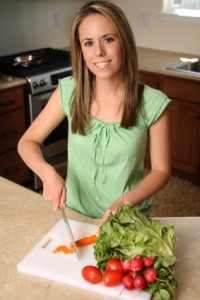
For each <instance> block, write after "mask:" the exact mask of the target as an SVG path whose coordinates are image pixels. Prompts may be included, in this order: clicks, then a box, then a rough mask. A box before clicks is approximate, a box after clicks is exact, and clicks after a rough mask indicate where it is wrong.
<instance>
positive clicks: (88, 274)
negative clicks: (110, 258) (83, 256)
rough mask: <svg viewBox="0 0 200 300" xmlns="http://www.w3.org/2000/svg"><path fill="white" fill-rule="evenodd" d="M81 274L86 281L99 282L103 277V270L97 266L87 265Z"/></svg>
mask: <svg viewBox="0 0 200 300" xmlns="http://www.w3.org/2000/svg"><path fill="white" fill-rule="evenodd" d="M81 274H82V276H83V278H84V279H85V280H86V281H88V282H90V283H93V284H96V283H98V282H99V281H101V278H102V273H101V270H100V269H99V268H97V267H95V266H85V267H84V268H83V269H82V272H81Z"/></svg>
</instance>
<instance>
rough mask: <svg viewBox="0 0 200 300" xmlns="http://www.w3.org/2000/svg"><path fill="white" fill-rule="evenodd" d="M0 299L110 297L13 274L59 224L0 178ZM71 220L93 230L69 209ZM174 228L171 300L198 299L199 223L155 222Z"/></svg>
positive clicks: (34, 199) (36, 200)
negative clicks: (175, 286)
mask: <svg viewBox="0 0 200 300" xmlns="http://www.w3.org/2000/svg"><path fill="white" fill-rule="evenodd" d="M0 203H1V210H0V283H1V284H0V299H1V300H11V299H12V300H13V299H17V300H36V299H37V300H46V299H48V300H51V299H52V300H55V299H57V300H64V299H70V300H77V299H84V300H89V299H93V300H108V299H111V298H110V297H106V296H102V295H99V294H96V293H94V292H88V291H86V290H83V289H78V288H74V287H72V286H68V285H64V284H60V283H57V282H54V281H50V280H46V279H43V278H40V277H36V276H31V275H28V274H23V273H20V272H19V271H17V264H18V263H19V262H20V261H21V260H22V258H23V257H24V256H26V255H27V254H28V253H29V251H30V250H31V249H32V248H33V247H34V246H35V245H36V244H37V243H38V242H39V241H40V240H41V239H42V238H43V236H44V235H45V234H46V233H47V232H48V231H49V230H50V229H51V228H52V227H53V226H54V225H55V224H56V223H57V222H58V221H59V220H60V213H59V212H53V211H52V207H51V204H50V203H49V202H47V201H46V200H44V199H43V197H42V196H41V195H40V194H38V193H35V192H33V191H31V190H28V189H26V188H24V187H22V186H20V185H17V184H15V183H13V182H11V181H9V180H7V179H5V178H3V177H0ZM66 211H67V213H68V216H69V218H70V219H76V220H80V221H83V222H87V223H92V224H98V221H99V220H97V219H91V218H88V217H86V216H83V215H81V214H79V213H77V212H74V211H72V210H70V209H66ZM160 221H161V222H163V223H172V224H174V225H175V232H176V235H177V236H178V237H179V241H178V246H177V252H176V255H177V259H178V262H177V264H176V266H175V268H174V270H175V277H176V279H177V281H178V283H179V288H178V289H177V290H176V297H175V299H176V300H189V299H199V295H200V285H199V278H200V251H199V249H200V231H199V228H200V217H176V218H160Z"/></svg>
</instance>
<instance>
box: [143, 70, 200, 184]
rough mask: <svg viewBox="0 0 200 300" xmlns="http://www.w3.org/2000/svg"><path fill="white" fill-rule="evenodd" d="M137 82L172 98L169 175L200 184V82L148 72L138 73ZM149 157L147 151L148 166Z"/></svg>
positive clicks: (170, 108)
mask: <svg viewBox="0 0 200 300" xmlns="http://www.w3.org/2000/svg"><path fill="white" fill-rule="evenodd" d="M155 77H156V78H157V80H156V78H155ZM140 79H141V81H143V82H144V83H146V84H147V85H149V86H151V87H153V88H157V89H160V90H161V91H163V92H164V93H165V94H166V95H167V96H168V97H169V98H170V99H172V102H171V104H170V106H169V110H170V129H171V130H170V136H171V159H172V174H173V175H175V176H179V177H182V178H185V179H188V180H190V181H192V182H193V183H195V184H199V185H200V82H199V81H195V80H189V79H182V78H177V77H176V78H175V77H171V76H165V75H159V74H158V75H157V74H154V73H149V72H140ZM148 158H149V156H148V151H147V159H146V165H147V166H149V163H148Z"/></svg>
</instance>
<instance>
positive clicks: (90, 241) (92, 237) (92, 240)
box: [53, 234, 97, 254]
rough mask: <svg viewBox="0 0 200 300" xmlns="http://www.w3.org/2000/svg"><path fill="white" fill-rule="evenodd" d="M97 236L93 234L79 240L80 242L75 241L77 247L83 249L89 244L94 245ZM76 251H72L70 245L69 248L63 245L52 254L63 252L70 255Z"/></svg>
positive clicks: (71, 245)
mask: <svg viewBox="0 0 200 300" xmlns="http://www.w3.org/2000/svg"><path fill="white" fill-rule="evenodd" d="M96 240H97V236H96V235H95V234H93V235H90V236H86V237H84V238H81V239H80V240H77V241H75V243H76V246H77V247H83V246H87V245H90V244H94V243H96ZM75 251H76V249H74V246H73V244H72V243H70V246H69V248H68V247H67V246H65V245H61V246H58V247H57V248H56V249H55V250H53V253H57V252H63V253H64V254H70V253H74V252H75Z"/></svg>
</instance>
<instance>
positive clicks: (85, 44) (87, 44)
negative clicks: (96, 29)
mask: <svg viewBox="0 0 200 300" xmlns="http://www.w3.org/2000/svg"><path fill="white" fill-rule="evenodd" d="M92 44H93V43H92V41H87V42H85V43H84V46H86V47H90V46H92Z"/></svg>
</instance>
